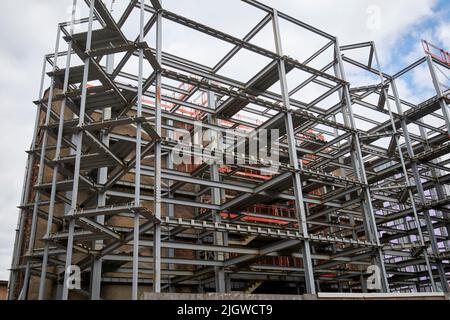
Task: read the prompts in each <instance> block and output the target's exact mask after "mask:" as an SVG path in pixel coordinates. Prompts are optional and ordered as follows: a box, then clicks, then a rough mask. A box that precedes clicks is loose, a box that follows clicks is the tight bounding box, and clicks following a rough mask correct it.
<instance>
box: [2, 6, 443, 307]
mask: <svg viewBox="0 0 450 320" xmlns="http://www.w3.org/2000/svg"><path fill="white" fill-rule="evenodd" d="M242 1H243V2H244V3H246V4H248V5H250V6H252V7H254V9H255V10H259V11H261V12H263V13H264V14H265V17H264V18H263V19H262V20H261V21H260V22H259V23H258V24H257V25H256V26H255V27H254V28H253V29H252V30H250V31H249V32H248V34H247V35H246V36H245V37H244V38H242V39H240V38H237V37H234V36H231V35H229V34H226V33H224V32H222V31H219V30H215V29H213V28H211V27H208V26H206V25H203V24H200V23H198V22H195V21H193V20H190V19H188V18H186V17H183V16H181V15H179V14H176V13H174V12H171V11H168V10H166V9H165V8H164V5H163V4H161V2H160V1H159V0H151V1H149V2H148V3H146V2H145V1H138V0H130V1H129V4H128V6H127V8H126V10H125V11H124V12H123V14H122V17H121V18H120V19H119V20H118V21H116V20H115V19H114V18H113V17H112V16H111V14H110V12H109V11H108V9H107V8H106V7H105V5H104V3H103V2H102V1H101V0H86V1H85V2H86V4H87V5H88V7H89V17H87V18H84V19H81V20H75V13H73V15H72V20H71V21H70V22H65V23H62V24H60V25H59V26H58V35H57V41H56V49H55V52H54V53H53V54H50V55H47V56H46V57H45V59H44V66H43V73H42V81H41V86H40V92H39V99H38V100H37V101H36V102H35V104H36V106H37V113H36V124H35V131H34V136H33V140H32V144H31V150H30V151H29V152H28V162H27V163H28V164H27V169H26V174H25V179H24V190H23V195H22V201H21V206H20V215H19V222H18V228H17V234H16V242H15V250H14V256H13V262H12V270H11V278H10V286H9V298H10V299H30V298H39V299H48V298H57V299H68V298H71V297H73V295H80V294H81V295H85V296H87V297H88V298H90V299H100V298H102V297H108V294H107V293H108V292H107V291H108V288H107V286H108V285H109V284H122V285H123V286H125V287H128V288H129V290H128V291H126V292H128V293H129V296H128V297H129V298H132V299H138V298H139V292H143V291H145V290H147V291H149V290H153V291H154V292H162V291H166V292H176V291H179V290H188V291H187V292H189V290H190V292H204V291H215V292H231V291H234V290H238V291H244V292H253V291H255V290H256V288H258V287H259V290H261V292H266V293H277V292H279V290H278V289H277V288H276V286H274V285H271V284H277V285H278V286H280V287H283V288H284V290H287V291H286V292H297V293H316V292H318V291H335V292H350V291H353V292H358V291H362V292H367V288H366V279H367V274H366V269H367V267H368V266H370V265H376V266H377V267H378V269H379V271H380V275H381V287H380V290H379V291H381V292H395V291H445V292H448V291H449V287H448V276H449V272H450V265H449V259H450V251H449V234H450V232H449V231H450V220H449V218H450V217H449V209H448V206H449V205H450V198H449V195H448V191H447V188H446V185H447V184H448V182H449V181H450V179H449V177H450V174H449V173H448V171H449V169H448V168H449V167H448V163H449V160H448V159H446V156H447V154H448V153H449V151H450V142H449V130H450V117H449V111H448V96H447V94H448V92H447V91H446V90H445V89H443V87H442V85H441V84H440V83H439V79H438V76H437V74H436V68H444V69H445V70H446V71H447V70H448V65H447V64H443V63H442V62H441V61H439V60H438V59H436V58H435V57H432V56H430V55H428V56H426V57H425V58H422V59H420V60H419V61H417V62H416V63H414V64H413V65H411V66H409V67H407V68H405V69H403V70H401V71H400V72H398V73H397V74H395V75H388V74H385V73H383V72H382V71H381V70H382V69H381V67H380V61H379V59H378V55H377V51H376V47H375V44H374V43H373V42H367V43H360V44H354V45H346V46H340V44H339V42H338V39H337V38H336V37H334V36H332V35H330V34H328V33H326V32H323V31H321V30H318V29H316V28H314V27H312V26H310V25H308V24H306V23H304V22H302V21H299V20H297V19H295V18H293V17H290V16H288V15H287V14H285V13H282V12H279V11H277V10H276V9H273V8H270V7H268V6H266V5H264V4H262V3H260V2H258V1H255V0H242ZM76 6H77V1H76V0H74V11H75V8H76ZM135 11H138V13H139V17H140V18H139V31H138V35H137V37H136V39H135V40H129V39H127V38H126V37H125V35H124V33H123V32H122V28H123V26H124V24H125V23H126V21H127V19H130V16H131V15H132V13H133V12H135ZM146 15H150V19H146V18H145V17H146ZM165 20H167V21H171V22H173V23H176V24H178V25H180V26H183V27H185V28H189V29H192V30H195V31H197V32H200V33H203V34H206V35H207V36H209V37H212V38H215V39H218V40H220V41H224V42H226V43H228V44H231V45H232V46H233V49H232V50H231V51H229V53H228V54H227V55H226V56H224V57H223V58H222V59H221V60H220V61H219V62H218V63H217V64H216V65H215V66H214V67H209V66H205V65H203V64H201V63H199V62H194V61H189V60H187V59H184V58H181V57H177V56H174V55H171V54H169V53H166V52H165V51H164V47H163V42H162V40H163V39H162V29H163V21H165ZM281 20H283V22H288V23H290V24H293V25H295V26H296V27H298V28H301V29H302V30H307V31H308V32H311V33H313V34H315V35H316V36H319V37H321V38H322V39H325V40H326V43H327V44H326V45H325V46H323V47H322V48H321V49H320V50H318V51H317V52H316V53H314V54H313V55H312V56H311V57H310V58H308V59H307V60H305V61H302V62H300V61H298V60H296V59H294V58H292V57H290V56H288V55H286V53H285V52H284V51H283V45H282V41H281V38H282V37H281V31H280V26H279V24H280V21H281ZM94 23H96V24H98V25H100V27H99V28H98V29H95V30H94ZM75 25H87V31H85V32H81V33H74V26H75ZM266 26H269V27H271V28H272V32H273V37H274V43H275V51H271V50H268V49H265V48H262V47H260V46H257V45H255V44H253V43H252V39H253V38H254V37H255V36H256V35H257V34H258V32H260V31H261V30H262V29H263V28H264V27H266ZM151 32H154V33H153V34H154V35H152V37H153V36H154V37H155V38H154V39H155V47H154V48H152V47H150V46H149V45H148V43H147V42H146V41H145V39H146V38H148V37H149V35H150V33H151ZM62 39H63V40H64V41H65V42H66V43H67V50H65V51H60V50H59V47H60V40H62ZM361 48H365V49H367V50H368V52H369V55H368V63H361V62H359V61H357V60H356V59H352V58H349V57H348V56H347V55H344V54H343V53H346V52H349V51H351V50H358V49H361ZM241 50H247V51H249V52H252V53H255V54H257V55H261V56H263V57H265V58H268V59H270V63H269V64H268V65H267V66H266V67H265V68H264V69H263V70H261V71H260V72H259V73H258V74H256V75H255V76H254V77H253V78H252V79H251V80H250V81H249V82H248V83H242V82H240V81H237V80H234V79H230V78H227V77H224V76H221V75H220V72H219V71H220V70H221V69H222V68H223V67H224V66H225V65H226V64H227V63H228V62H229V61H230V60H231V59H232V58H233V57H234V56H236V54H238V52H240V51H241ZM330 51H331V52H332V54H331V59H330V61H328V63H327V64H326V65H325V66H324V67H323V68H321V69H317V68H313V67H312V66H311V64H312V63H313V62H315V61H316V59H317V58H318V57H321V56H323V55H324V53H326V52H330ZM74 56H76V57H78V58H79V59H81V61H82V64H81V65H75V63H74V62H73V60H74V59H73V57H74ZM117 56H121V57H122V58H121V60H120V61H119V62H118V63H115V61H114V60H117V59H114V58H115V57H117ZM59 59H66V61H65V67H64V68H60V67H58V60H59ZM130 59H138V72H137V74H129V73H126V72H125V71H124V70H123V68H124V66H125V65H126V64H127V63H128V62H129V60H130ZM116 62H117V61H116ZM144 63H148V64H149V65H150V66H151V68H152V72H151V74H144ZM422 64H426V65H427V67H428V69H429V72H430V76H431V79H432V81H433V85H434V88H435V91H436V95H435V96H434V97H433V98H431V99H430V100H428V101H425V102H423V103H420V104H414V103H411V102H409V101H407V100H404V99H402V98H401V97H400V95H399V91H398V89H397V85H396V82H397V81H398V79H399V78H400V77H402V76H404V75H405V74H407V73H409V72H410V71H411V70H413V69H414V68H416V67H418V66H420V65H422ZM347 65H351V67H352V68H358V69H359V70H360V71H361V72H364V73H368V74H372V75H376V76H377V77H378V80H377V81H376V83H375V84H373V85H370V86H364V87H355V86H353V85H352V84H351V83H350V82H349V81H348V80H347V77H346V73H345V70H344V67H346V66H347ZM48 66H50V67H51V71H50V72H48V73H47V75H48V76H49V77H50V80H51V84H50V87H49V89H48V90H46V91H45V92H44V83H45V82H44V78H45V75H46V71H47V68H48ZM293 70H294V71H295V72H302V73H304V74H307V80H305V81H303V82H302V83H298V84H296V86H295V87H294V88H290V87H289V85H288V81H287V76H288V74H289V73H290V72H292V71H293ZM309 84H314V85H318V86H321V87H322V89H323V90H324V93H322V94H320V95H317V97H316V98H315V99H313V100H312V101H311V102H305V101H302V100H301V98H298V97H299V96H300V97H301V94H300V95H299V94H298V93H299V92H302V89H304V88H305V87H306V86H307V85H309ZM186 85H187V89H186ZM183 86H184V87H183ZM273 86H279V88H280V93H276V92H274V91H271V87H273ZM198 93H205V94H206V95H207V102H206V104H201V103H195V102H193V100H192V99H191V98H192V97H193V96H195V95H196V94H198ZM296 94H297V95H296ZM294 96H295V97H294ZM333 97H334V102H333V104H332V107H330V108H324V107H320V106H319V105H320V104H321V102H323V101H324V100H326V99H332V98H333ZM374 97H375V98H374ZM146 99H147V100H146ZM374 99H375V100H376V101H377V103H373V102H369V101H373V100H374ZM148 100H150V101H151V103H150V104H149V103H145V101H148ZM164 103H166V106H167V104H170V108H163V104H164ZM364 108H366V109H370V110H372V111H373V112H377V113H379V114H380V118H382V117H386V116H387V117H388V120H386V121H381V122H380V121H378V120H377V119H374V118H369V117H366V116H364V114H362V113H361V110H362V109H364ZM405 109H406V111H405ZM183 110H191V111H193V112H192V114H193V115H189V114H187V113H186V112H183ZM243 110H244V111H246V112H251V113H253V114H255V115H256V116H257V117H258V118H259V119H260V122H259V123H258V124H254V123H250V122H248V121H244V120H242V118H240V117H238V116H236V115H237V114H238V113H239V112H241V111H243ZM430 116H431V117H434V118H436V119H438V120H439V121H441V122H443V125H442V126H432V125H430V124H429V123H427V121H426V120H424V118H425V117H430ZM199 120H200V121H202V123H203V125H204V128H206V129H214V130H217V131H219V132H223V131H225V130H226V129H228V128H230V127H232V128H239V127H243V126H245V127H246V128H250V130H251V131H253V130H257V129H262V128H264V129H279V130H280V132H281V133H280V139H279V142H280V146H281V150H280V161H279V165H280V171H279V173H278V174H276V175H273V176H270V178H267V179H265V180H262V179H260V178H258V176H257V177H255V178H251V177H247V176H242V175H239V174H238V173H239V172H242V171H245V170H252V169H255V168H260V166H261V165H262V160H263V159H260V158H258V159H256V161H257V165H256V166H255V165H250V164H248V163H247V162H244V164H236V165H233V166H231V168H230V170H229V171H226V172H225V171H223V170H221V168H222V167H221V166H222V165H221V164H220V163H219V162H217V161H212V162H211V163H210V164H206V163H204V164H202V165H200V166H199V167H197V168H195V170H193V171H188V170H182V169H180V167H177V166H176V165H174V164H173V162H172V161H171V153H172V152H173V150H174V143H175V140H174V139H175V135H174V131H175V129H176V128H180V127H185V128H191V127H192V125H193V124H194V122H195V121H199ZM357 121H365V122H367V123H370V124H371V125H372V128H370V129H362V128H360V127H359V126H358V125H357ZM225 123H226V124H227V125H225ZM413 125H414V126H416V127H417V128H419V130H420V135H417V134H414V133H413V132H411V126H413ZM242 134H243V135H248V134H250V133H249V132H244V131H243V133H242ZM318 134H322V135H325V136H327V137H332V138H331V139H326V141H323V140H318V139H313V138H311V137H312V136H317V135H318ZM383 139H389V143H388V144H386V145H385V146H384V147H380V146H379V145H377V143H378V142H380V140H383ZM233 150H234V149H233ZM233 150H228V152H230V153H232V152H233ZM191 152H192V154H193V155H194V154H195V153H196V152H202V150H200V151H198V150H194V149H192V150H191ZM232 154H233V156H235V157H240V156H242V155H239V154H235V153H232ZM216 160H217V159H216ZM314 191H315V192H314ZM206 196H207V197H206ZM204 198H207V199H209V200H208V201H203V200H202V199H204ZM259 204H264V205H266V206H268V207H269V208H275V207H276V208H279V207H281V206H283V207H284V208H286V210H290V212H293V213H294V214H295V215H294V216H288V217H278V218H277V219H278V220H277V221H282V222H283V223H282V224H281V223H279V222H278V223H265V222H261V221H262V220H257V219H253V220H249V219H248V217H253V218H255V217H256V218H260V219H264V218H267V217H268V215H267V214H262V213H258V212H251V211H250V210H249V209H248V208H250V207H252V206H255V205H259ZM231 213H232V214H233V218H230V217H231V215H230V214H231ZM258 221H260V222H258ZM181 253H184V255H183V254H181ZM280 258H286V259H287V260H286V261H288V262H287V263H280V262H279V261H281V260H280ZM270 259H273V261H276V262H275V263H270V261H269V260H270ZM289 259H290V260H289ZM292 259H297V260H295V261H297V262H296V263H295V264H293V263H292V261H294V260H292ZM267 261H269V262H267ZM277 261H278V262H277ZM74 264H75V265H77V266H79V267H80V269H81V272H82V288H81V289H79V290H69V287H68V280H69V273H68V272H65V271H66V270H69V269H68V268H70V267H71V266H72V265H74ZM280 284H282V285H280ZM130 289H131V291H130ZM289 290H290V291H289ZM184 292H186V291H184ZM128 293H127V294H128Z"/></svg>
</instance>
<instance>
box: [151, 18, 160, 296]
mask: <svg viewBox="0 0 450 320" xmlns="http://www.w3.org/2000/svg"><path fill="white" fill-rule="evenodd" d="M156 15H157V20H156V60H157V61H158V64H159V65H160V66H161V65H162V12H161V10H158V12H157V14H156ZM161 87H162V76H161V70H156V87H155V90H156V92H155V93H156V94H155V125H156V132H157V133H158V135H159V136H162V122H161V121H162V117H161ZM161 162H162V161H161V141H155V181H154V184H155V187H154V193H155V194H154V207H155V212H154V214H155V218H156V219H158V220H159V219H161ZM153 291H154V292H156V293H159V292H161V226H160V224H158V223H156V224H155V226H154V231H153Z"/></svg>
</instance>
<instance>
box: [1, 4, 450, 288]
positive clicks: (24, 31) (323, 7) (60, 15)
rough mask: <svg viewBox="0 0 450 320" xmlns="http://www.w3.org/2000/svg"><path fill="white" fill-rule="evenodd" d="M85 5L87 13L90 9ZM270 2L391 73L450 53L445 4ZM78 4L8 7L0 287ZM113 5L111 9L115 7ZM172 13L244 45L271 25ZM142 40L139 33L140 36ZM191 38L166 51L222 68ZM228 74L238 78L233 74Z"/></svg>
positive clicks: (235, 16)
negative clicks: (63, 26) (40, 121)
mask: <svg viewBox="0 0 450 320" xmlns="http://www.w3.org/2000/svg"><path fill="white" fill-rule="evenodd" d="M80 2H81V5H82V8H83V10H85V5H84V1H80ZM121 2H128V1H127V0H116V4H115V7H114V8H115V14H116V15H117V14H119V13H120V9H121V8H122V7H123V5H122V4H121ZM263 2H264V3H267V4H269V5H271V6H274V7H276V8H278V9H279V10H280V11H283V12H285V13H288V14H290V15H292V16H294V17H296V18H298V19H300V20H303V21H305V22H307V23H309V24H311V25H314V26H316V27H318V28H321V29H323V30H325V31H327V32H328V33H331V34H333V35H336V36H338V37H339V39H340V43H341V45H342V44H350V43H356V42H363V41H369V40H374V41H376V42H377V44H378V50H379V51H380V55H381V59H382V63H383V67H384V69H385V70H386V71H387V72H395V71H397V70H399V69H401V68H402V67H404V66H406V65H407V64H409V63H412V62H414V61H415V60H417V59H418V58H420V57H421V56H423V51H422V48H421V45H420V39H422V38H425V39H427V40H429V41H430V42H432V43H435V44H437V45H438V46H441V47H443V48H447V49H449V40H450V21H449V9H450V8H449V6H448V4H447V3H446V1H445V0H414V1H411V0H396V1H392V0H378V1H377V0H340V1H336V0H314V1H307V0H265V1H263ZM71 3H72V0H14V1H12V0H2V1H0V30H2V32H1V33H0V70H1V72H0V101H1V104H0V109H1V116H0V150H1V155H2V157H1V158H0V279H5V280H6V279H8V268H9V267H10V263H11V254H12V248H13V242H14V234H15V232H14V230H15V227H16V223H17V214H18V209H17V208H16V206H17V205H19V202H20V194H21V190H22V180H23V174H24V169H25V161H26V154H25V150H27V149H28V148H29V147H30V142H31V135H32V130H33V121H34V116H35V110H36V109H35V106H34V105H33V104H32V101H33V100H36V99H37V98H38V91H39V81H40V72H41V68H42V59H43V56H44V54H46V53H50V52H53V51H54V43H55V36H56V27H57V23H58V22H61V21H63V20H67V19H68V16H69V13H68V12H70V11H68V8H70V5H71ZM105 3H107V4H108V5H109V4H110V3H111V0H106V1H105ZM165 6H166V7H167V8H168V9H170V10H172V11H175V12H178V13H180V14H182V15H185V16H187V17H190V18H194V19H197V20H199V21H201V22H202V23H205V24H208V25H210V26H212V27H215V28H223V29H224V31H226V32H229V33H231V34H233V35H236V36H240V37H242V36H244V35H245V34H246V33H247V32H248V31H249V30H250V28H251V26H252V25H254V24H256V23H257V22H258V21H259V20H260V19H261V18H262V17H263V14H261V13H259V12H257V11H255V10H250V8H249V6H248V5H246V4H243V3H239V2H238V0H231V1H230V0H227V1H224V0H165ZM84 12H85V11H84ZM374 19H375V20H374ZM129 27H130V26H129ZM281 28H282V31H284V34H285V37H286V38H289V43H288V44H287V45H286V46H285V51H287V52H285V53H287V54H289V55H291V51H290V50H292V52H294V56H295V53H296V52H298V54H299V55H301V54H302V52H303V53H304V52H306V51H304V50H303V49H304V48H307V47H308V44H309V43H310V42H308V43H306V41H305V39H306V38H305V37H304V36H300V32H299V33H297V31H296V30H298V29H295V30H291V29H290V28H289V27H288V26H287V25H286V26H284V25H282V26H281ZM167 30H169V31H167ZM174 30H175V29H174ZM136 32H137V30H134V34H135V33H136ZM177 35H178V37H177ZM190 35H191V34H190V33H186V35H185V36H184V37H182V38H180V37H179V34H178V33H176V32H175V31H171V29H170V28H166V32H165V39H167V40H165V42H164V45H165V48H164V50H166V51H170V52H173V53H177V54H183V55H184V56H185V57H187V58H192V59H195V58H197V59H198V60H200V61H202V62H204V63H205V64H209V65H211V66H212V65H214V63H215V62H217V60H218V56H219V55H218V56H217V57H216V56H214V55H211V54H206V52H207V50H205V47H208V46H210V44H209V43H208V42H207V40H205V42H202V41H198V40H195V41H189V40H190V39H191V38H190ZM199 39H200V38H199ZM201 39H203V38H201ZM308 39H309V38H308ZM183 40H184V41H183ZM186 40H188V41H186ZM255 41H256V40H255ZM258 41H259V42H260V43H263V44H267V43H269V45H271V43H272V42H273V38H271V35H270V34H268V33H264V32H262V34H261V36H260V37H259V38H258ZM311 43H314V41H312V42H311ZM166 46H167V47H166ZM226 48H227V47H226V46H223V47H217V54H219V53H221V52H222V50H224V52H226ZM305 50H307V49H305ZM247 61H248V59H247ZM255 64H256V62H255ZM236 70H239V72H238V74H235V76H236V77H242V78H249V76H251V73H252V72H253V70H251V69H247V67H246V66H245V65H243V64H240V65H239V63H238V65H237V66H236V67H235V69H234V73H236ZM423 71H424V70H419V71H417V72H416V74H415V75H414V76H413V78H412V79H411V80H410V81H409V82H405V83H402V88H403V90H404V91H405V95H409V96H412V92H414V93H416V92H419V91H420V90H422V89H423V91H425V90H429V89H430V88H429V87H426V86H425V85H424V82H423V81H422V76H423ZM223 72H224V74H227V73H230V74H232V73H233V70H231V69H229V70H224V71H223Z"/></svg>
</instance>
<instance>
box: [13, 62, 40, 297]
mask: <svg viewBox="0 0 450 320" xmlns="http://www.w3.org/2000/svg"><path fill="white" fill-rule="evenodd" d="M46 67H47V58H46V57H44V62H43V64H42V73H41V84H40V86H39V98H38V99H39V100H40V99H41V98H42V95H43V92H44V80H45V69H46ZM41 111H42V103H39V105H38V106H37V109H36V116H35V120H34V131H33V138H32V140H31V147H30V150H32V151H33V152H30V153H29V155H28V158H27V164H26V167H25V176H24V184H23V190H22V199H21V202H20V205H21V209H20V212H19V219H18V221H17V229H16V237H15V240H14V251H13V258H12V263H11V273H10V277H9V282H8V293H7V299H8V300H12V299H14V291H15V287H16V281H17V275H18V271H17V270H16V269H17V266H18V264H19V262H20V254H21V249H22V244H23V232H24V227H25V221H26V215H27V214H28V212H27V210H28V209H26V208H25V206H26V205H27V203H28V200H29V198H30V189H31V187H32V186H31V178H32V173H33V164H34V150H35V149H36V139H37V133H38V130H39V119H40V115H41Z"/></svg>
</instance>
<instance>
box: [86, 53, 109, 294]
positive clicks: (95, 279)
mask: <svg viewBox="0 0 450 320" xmlns="http://www.w3.org/2000/svg"><path fill="white" fill-rule="evenodd" d="M113 71H114V54H111V55H108V56H107V57H106V72H107V73H108V74H109V75H111V74H112V73H113ZM111 112H112V109H111V107H109V108H104V109H103V112H102V119H103V120H109V119H111ZM101 140H102V142H103V143H104V144H105V146H107V147H109V130H108V129H103V130H102V131H101ZM107 180H108V167H104V168H100V169H98V178H97V181H98V183H99V184H100V185H104V184H105V183H106V182H107ZM97 205H98V206H99V207H102V206H105V205H106V193H105V192H103V191H100V192H99V193H98V199H97ZM96 221H97V222H98V223H100V224H102V225H104V224H105V216H104V215H99V216H97V217H96ZM93 247H94V249H95V250H101V249H102V248H103V240H96V241H93ZM92 260H93V261H92V269H91V288H90V289H91V290H90V299H91V300H100V293H101V288H102V266H103V259H102V258H101V257H93V258H92Z"/></svg>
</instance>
